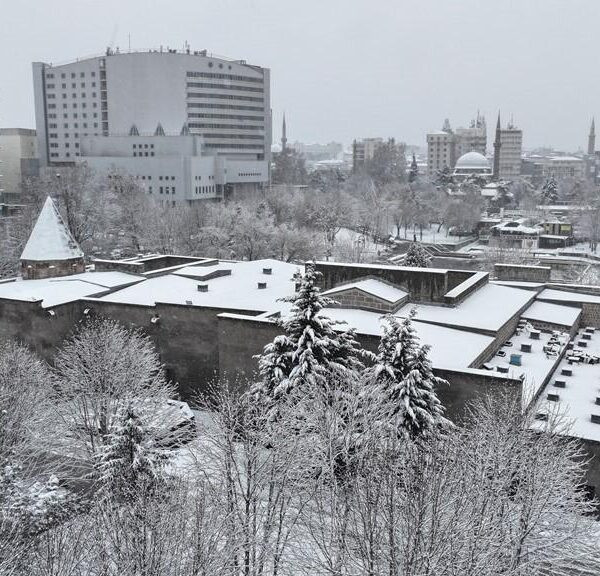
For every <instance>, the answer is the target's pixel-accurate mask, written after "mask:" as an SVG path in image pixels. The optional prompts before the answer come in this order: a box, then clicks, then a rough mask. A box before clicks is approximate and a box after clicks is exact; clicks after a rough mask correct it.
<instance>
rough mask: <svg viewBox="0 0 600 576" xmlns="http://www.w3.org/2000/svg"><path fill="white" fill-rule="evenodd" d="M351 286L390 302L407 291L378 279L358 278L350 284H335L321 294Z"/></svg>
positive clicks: (329, 293)
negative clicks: (334, 286)
mask: <svg viewBox="0 0 600 576" xmlns="http://www.w3.org/2000/svg"><path fill="white" fill-rule="evenodd" d="M351 288H356V289H357V290H361V291H362V292H366V293H367V294H372V295H373V296H376V297H377V298H381V299H382V300H386V301H387V302H392V303H394V302H398V301H399V300H402V298H405V297H406V296H408V292H405V291H404V290H401V289H400V288H396V287H395V286H390V285H389V284H386V283H385V282H381V281H380V280H375V279H373V278H368V279H366V280H359V281H358V282H352V283H350V284H343V285H342V286H337V287H336V288H332V289H331V290H327V291H325V292H323V294H325V295H327V296H331V295H332V294H339V293H340V292H345V291H346V290H350V289H351Z"/></svg>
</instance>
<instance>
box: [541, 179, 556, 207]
mask: <svg viewBox="0 0 600 576" xmlns="http://www.w3.org/2000/svg"><path fill="white" fill-rule="evenodd" d="M542 201H543V202H544V204H556V202H557V201H558V183H557V182H556V179H555V178H554V176H550V178H548V179H547V180H546V182H544V185H543V186H542Z"/></svg>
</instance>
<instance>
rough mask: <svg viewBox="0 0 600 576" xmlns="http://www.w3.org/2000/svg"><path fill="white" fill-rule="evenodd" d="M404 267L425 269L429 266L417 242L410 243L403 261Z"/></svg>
mask: <svg viewBox="0 0 600 576" xmlns="http://www.w3.org/2000/svg"><path fill="white" fill-rule="evenodd" d="M404 265H405V266H413V267H414V268H427V267H428V266H429V261H428V256H427V252H425V249H424V248H423V246H421V244H419V243H418V242H412V243H411V245H410V246H409V247H408V251H407V252H406V258H405V259H404Z"/></svg>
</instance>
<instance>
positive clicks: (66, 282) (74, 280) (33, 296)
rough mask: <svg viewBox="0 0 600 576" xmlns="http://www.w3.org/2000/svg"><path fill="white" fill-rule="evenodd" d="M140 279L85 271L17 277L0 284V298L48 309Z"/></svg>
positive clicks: (110, 273) (129, 275)
mask: <svg viewBox="0 0 600 576" xmlns="http://www.w3.org/2000/svg"><path fill="white" fill-rule="evenodd" d="M143 281H145V279H144V278H140V277H139V276H135V275H133V274H125V273H123V272H86V273H84V274H73V275H71V276H61V277H58V278H45V279H43V280H21V279H20V278H17V279H15V280H14V281H13V282H3V283H1V284H0V299H2V298H4V299H6V300H19V301H21V302H41V303H42V308H51V307H52V306H58V305H59V304H66V303H67V302H73V301H75V300H79V299H81V298H86V297H90V296H94V295H97V294H98V295H99V294H103V293H104V292H106V291H108V290H114V289H115V288H119V287H121V286H130V285H132V284H134V283H137V282H143Z"/></svg>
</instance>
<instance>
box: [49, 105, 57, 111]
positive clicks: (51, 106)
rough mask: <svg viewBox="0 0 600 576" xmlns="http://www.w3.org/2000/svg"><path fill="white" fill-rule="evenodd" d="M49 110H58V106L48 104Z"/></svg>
mask: <svg viewBox="0 0 600 576" xmlns="http://www.w3.org/2000/svg"><path fill="white" fill-rule="evenodd" d="M48 108H49V109H51V110H52V109H54V108H56V104H48Z"/></svg>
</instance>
